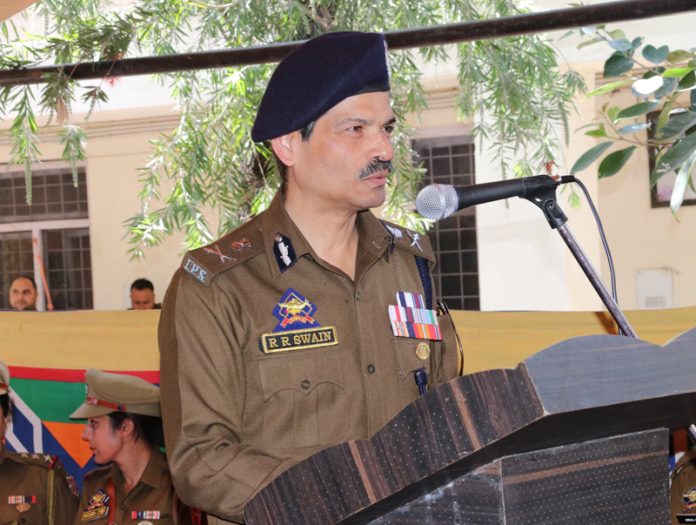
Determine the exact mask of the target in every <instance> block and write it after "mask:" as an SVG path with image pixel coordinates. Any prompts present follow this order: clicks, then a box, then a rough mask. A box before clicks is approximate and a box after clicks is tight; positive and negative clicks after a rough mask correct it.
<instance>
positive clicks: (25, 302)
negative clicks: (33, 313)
mask: <svg viewBox="0 0 696 525" xmlns="http://www.w3.org/2000/svg"><path fill="white" fill-rule="evenodd" d="M10 308H12V309H13V310H36V288H34V285H33V283H32V282H31V281H30V280H29V279H27V278H26V277H18V278H17V279H15V280H14V281H12V284H11V285H10Z"/></svg>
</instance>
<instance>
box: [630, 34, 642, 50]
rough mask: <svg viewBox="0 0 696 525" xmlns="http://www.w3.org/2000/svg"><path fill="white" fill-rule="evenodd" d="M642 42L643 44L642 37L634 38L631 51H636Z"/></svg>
mask: <svg viewBox="0 0 696 525" xmlns="http://www.w3.org/2000/svg"><path fill="white" fill-rule="evenodd" d="M643 42H645V38H643V37H642V36H639V37H636V38H634V39H633V41H632V42H631V51H635V50H636V49H638V48H639V47H640V46H642V45H643Z"/></svg>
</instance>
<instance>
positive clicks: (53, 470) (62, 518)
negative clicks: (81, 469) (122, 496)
mask: <svg viewBox="0 0 696 525" xmlns="http://www.w3.org/2000/svg"><path fill="white" fill-rule="evenodd" d="M76 510H77V492H76V488H75V484H74V480H72V479H71V478H70V477H69V476H68V475H67V474H66V473H65V471H64V470H63V467H62V466H61V465H60V463H57V462H56V459H55V458H54V457H52V456H46V455H44V454H17V453H14V452H9V451H7V450H5V448H4V447H3V446H2V444H0V525H10V524H12V525H15V524H16V525H19V524H25V525H54V524H55V525H70V524H71V523H72V521H73V518H74V516H75V511H76Z"/></svg>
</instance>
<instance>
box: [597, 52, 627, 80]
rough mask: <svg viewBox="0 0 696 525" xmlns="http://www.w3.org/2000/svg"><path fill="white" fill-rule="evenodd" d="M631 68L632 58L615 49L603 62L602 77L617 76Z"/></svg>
mask: <svg viewBox="0 0 696 525" xmlns="http://www.w3.org/2000/svg"><path fill="white" fill-rule="evenodd" d="M631 69H633V60H631V59H630V58H628V57H627V56H626V55H625V54H624V53H621V52H619V51H617V52H616V53H614V54H613V55H611V56H610V57H609V59H608V60H607V61H606V62H604V78H610V77H618V76H621V75H623V74H624V73H627V72H628V71H630V70H631Z"/></svg>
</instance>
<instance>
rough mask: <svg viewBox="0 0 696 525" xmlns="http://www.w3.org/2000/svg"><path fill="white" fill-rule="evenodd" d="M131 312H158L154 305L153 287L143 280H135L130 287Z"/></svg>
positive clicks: (157, 307) (157, 306) (156, 306)
mask: <svg viewBox="0 0 696 525" xmlns="http://www.w3.org/2000/svg"><path fill="white" fill-rule="evenodd" d="M130 300H131V307H130V309H131V310H153V309H155V310H159V308H160V305H159V304H157V303H155V286H154V285H153V284H152V282H151V281H149V280H148V279H145V278H141V279H136V280H135V281H133V284H131V287H130Z"/></svg>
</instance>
